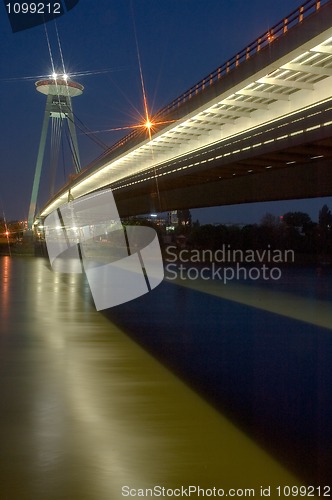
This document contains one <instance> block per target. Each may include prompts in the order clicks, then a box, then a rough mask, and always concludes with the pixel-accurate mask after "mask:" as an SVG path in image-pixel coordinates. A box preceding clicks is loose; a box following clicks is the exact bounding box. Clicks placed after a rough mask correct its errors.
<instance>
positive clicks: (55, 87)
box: [28, 75, 84, 231]
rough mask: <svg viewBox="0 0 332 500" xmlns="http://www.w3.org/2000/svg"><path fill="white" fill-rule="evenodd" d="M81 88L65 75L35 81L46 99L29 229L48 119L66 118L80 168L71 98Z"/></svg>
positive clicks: (74, 154)
mask: <svg viewBox="0 0 332 500" xmlns="http://www.w3.org/2000/svg"><path fill="white" fill-rule="evenodd" d="M83 89H84V87H83V85H81V84H80V83H77V82H73V81H72V80H69V79H68V77H67V75H59V76H57V75H53V76H52V78H49V79H45V80H38V81H37V82H36V90H37V91H38V92H41V93H42V94H44V95H46V96H47V99H46V107H45V114H44V120H43V127H42V132H41V137H40V142H39V149H38V155H37V162H36V168H35V175H34V181H33V187H32V193H31V201H30V207H29V215H28V230H29V231H31V230H32V226H33V221H34V217H35V213H36V204H37V197H38V191H39V184H40V177H41V171H42V166H43V160H44V153H45V146H46V139H47V131H48V124H49V120H50V119H51V120H52V121H54V120H59V121H60V122H61V121H62V120H67V123H68V128H69V133H70V148H71V152H72V156H73V159H74V165H75V172H76V173H78V172H80V170H81V165H80V157H79V151H78V143H77V136H76V130H75V124H74V114H73V108H72V102H71V98H72V97H76V96H79V95H81V94H82V93H83Z"/></svg>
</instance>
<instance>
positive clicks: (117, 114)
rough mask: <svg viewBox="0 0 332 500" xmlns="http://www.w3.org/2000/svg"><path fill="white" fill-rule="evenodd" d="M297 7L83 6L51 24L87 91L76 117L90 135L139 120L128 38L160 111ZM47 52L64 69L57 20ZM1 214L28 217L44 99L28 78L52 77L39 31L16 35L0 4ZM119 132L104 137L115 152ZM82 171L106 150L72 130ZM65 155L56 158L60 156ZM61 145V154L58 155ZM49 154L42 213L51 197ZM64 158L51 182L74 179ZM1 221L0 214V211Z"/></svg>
mask: <svg viewBox="0 0 332 500" xmlns="http://www.w3.org/2000/svg"><path fill="white" fill-rule="evenodd" d="M299 3H300V2H299V0H279V1H278V2H268V1H266V0H252V1H250V2H248V1H247V0H231V1H227V2H226V1H225V0H132V1H130V0H113V1H112V0H80V2H79V4H78V5H77V7H75V8H74V9H73V10H72V11H70V12H68V13H67V14H66V15H64V16H63V17H61V18H59V19H58V20H57V23H56V26H57V30H58V33H59V38H60V44H61V50H62V53H63V57H64V61H65V65H66V70H67V72H68V73H70V74H72V75H75V74H77V73H78V74H79V73H84V74H83V75H80V76H73V79H76V80H77V81H78V82H80V83H82V84H83V85H84V87H85V91H84V94H83V95H82V96H80V97H77V98H75V99H74V100H73V106H74V113H75V115H76V116H77V117H78V118H79V120H81V122H83V123H84V125H85V126H87V127H88V128H89V129H91V130H94V131H95V130H98V131H100V130H105V129H110V128H117V127H125V126H129V125H132V124H135V123H137V122H139V121H140V119H141V117H140V114H141V115H143V99H142V90H141V83H140V74H139V66H138V56H137V46H136V41H135V29H134V25H135V26H136V32H137V40H138V48H139V53H140V58H141V62H142V70H143V76H144V80H145V86H146V92H147V97H148V102H149V105H150V108H151V109H152V111H157V110H158V109H159V108H160V107H162V106H164V105H165V104H167V103H168V102H170V101H171V100H172V99H174V98H175V97H177V96H178V95H180V94H182V93H183V92H184V91H185V90H187V88H189V87H191V86H192V85H194V84H195V83H197V82H198V81H199V80H200V79H201V78H203V77H204V76H206V75H207V74H208V73H210V72H211V71H212V70H214V69H216V68H217V67H218V66H220V65H221V64H222V63H224V62H225V61H226V60H227V59H229V58H231V57H232V56H233V55H234V54H235V53H236V52H238V51H240V50H241V49H242V48H243V47H245V46H246V45H247V44H249V43H250V42H252V41H253V40H254V39H256V38H257V37H258V36H260V35H261V34H263V33H264V32H265V31H266V30H268V29H269V28H270V27H271V26H273V25H274V24H275V23H277V22H278V21H279V20H280V19H282V18H283V17H284V16H286V15H287V14H289V13H290V12H291V11H292V10H294V9H295V8H297V7H298V6H299ZM47 34H48V37H49V40H50V46H51V53H52V57H53V60H54V63H55V66H56V67H57V68H59V69H60V70H61V64H60V62H61V58H60V51H59V44H58V41H57V36H56V27H55V24H54V22H51V23H48V24H47ZM0 37H1V38H0V40H1V65H0V89H1V90H0V96H1V97H0V99H1V134H0V141H1V142H0V203H1V205H0V209H1V212H3V211H4V212H5V216H6V218H7V220H11V219H23V218H26V217H27V213H28V208H29V202H30V195H31V189H32V181H33V175H34V170H35V163H36V158H37V150H38V144H39V139H40V133H41V126H42V120H43V114H44V108H45V97H44V96H43V95H42V94H39V93H38V92H36V90H35V85H34V83H35V81H36V80H38V79H39V78H40V77H45V76H46V75H49V74H51V73H52V65H51V55H50V51H49V48H48V44H47V37H46V33H45V27H44V26H38V27H35V28H31V29H29V30H25V31H21V32H18V33H15V34H13V33H12V31H11V27H10V24H9V21H8V19H7V15H6V12H5V8H4V5H3V4H1V6H0ZM124 134H125V132H123V131H122V132H103V133H99V134H98V138H99V139H101V140H102V141H103V142H104V143H106V144H108V145H112V144H113V143H114V142H115V141H116V140H118V139H119V138H120V137H121V136H122V135H124ZM78 141H79V146H80V154H81V162H82V167H84V166H86V165H87V164H88V163H89V162H91V161H92V160H93V159H94V158H96V157H97V156H98V155H99V154H100V153H101V152H102V151H103V150H102V149H101V148H100V146H98V145H97V144H95V143H94V142H93V141H92V140H91V139H90V138H88V137H87V136H85V135H84V134H81V133H80V132H79V135H78ZM61 154H62V153H61ZM65 154H66V152H65V146H64V153H63V156H64V157H65ZM48 158H49V150H47V151H46V159H45V162H44V172H43V180H42V185H41V193H40V197H39V200H40V201H39V207H41V206H42V205H43V204H44V202H45V201H46V200H47V198H48V195H49V180H48V171H47V162H48ZM70 163H71V162H70V160H69V158H67V159H66V158H65V160H63V159H62V161H61V162H60V164H59V170H58V175H57V181H58V184H59V186H60V185H61V184H63V183H64V182H65V181H66V180H67V178H68V175H69V174H70V173H71V165H70ZM324 203H327V204H328V205H329V206H330V208H332V200H331V199H325V200H324V199H319V200H299V201H296V202H295V201H289V202H285V201H284V202H280V203H264V204H259V205H258V204H251V205H242V206H236V207H234V206H233V207H220V208H213V209H205V210H193V211H192V214H193V218H194V219H197V218H198V219H199V220H200V222H202V223H206V222H211V223H214V222H243V223H247V222H259V221H260V219H261V217H262V216H263V215H264V214H265V213H266V212H271V213H273V214H275V215H280V214H283V213H285V212H287V211H293V210H300V211H304V212H308V213H309V214H310V215H311V217H312V218H313V219H314V220H317V216H318V210H319V209H320V208H321V206H322V205H323V204H324ZM1 215H2V214H1Z"/></svg>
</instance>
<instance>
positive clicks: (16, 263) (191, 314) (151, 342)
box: [0, 257, 331, 500]
mask: <svg viewBox="0 0 332 500" xmlns="http://www.w3.org/2000/svg"><path fill="white" fill-rule="evenodd" d="M0 275H1V291H2V293H1V299H0V300H1V302H0V304H1V311H0V312H1V336H0V347H1V351H0V375H1V381H2V383H1V387H0V397H1V424H2V425H1V435H2V436H1V443H2V446H1V452H0V455H1V460H0V464H1V465H0V470H1V489H2V492H3V495H4V498H6V495H7V496H8V498H13V499H16V498H19V499H20V500H21V499H25V498H33V499H34V500H35V499H37V500H38V499H43V500H44V499H45V498H47V499H51V500H52V499H53V498H54V499H62V498H68V499H70V498H73V499H76V498H80V499H85V498H86V499H93V500H96V499H97V500H99V499H101V500H103V499H111V500H112V499H114V500H118V499H119V498H121V486H122V485H127V484H128V485H130V486H132V487H136V488H137V487H141V488H143V487H146V486H151V485H154V484H162V485H165V486H166V487H172V486H181V485H182V484H183V485H187V484H200V485H202V486H206V487H213V486H220V487H236V488H238V487H258V485H260V484H267V485H273V484H296V482H297V481H298V480H297V479H296V478H295V477H294V476H293V475H292V473H291V472H288V471H287V470H286V469H285V468H284V467H283V466H282V465H281V464H280V463H278V462H277V461H276V460H275V459H274V458H272V456H271V455H269V454H268V453H266V452H265V451H263V450H262V448H261V447H260V446H259V445H258V444H257V443H255V441H253V440H252V439H251V437H250V435H251V436H254V435H256V437H257V438H258V437H259V431H260V429H261V427H260V426H262V420H263V419H264V418H265V419H269V418H270V417H271V413H270V410H271V408H273V404H272V403H273V401H272V402H271V405H272V406H271V407H270V406H269V405H268V404H266V402H265V403H264V404H262V401H263V400H264V398H266V397H270V398H271V400H273V397H272V396H273V394H275V396H276V398H280V400H281V401H284V399H283V396H282V390H284V392H285V393H286V394H287V398H289V404H290V406H293V407H295V411H297V412H298V411H299V410H301V409H302V405H303V404H304V403H303V402H304V401H306V399H305V397H304V396H303V394H302V395H300V396H298V400H297V401H296V400H295V401H294V400H293V399H292V398H293V396H294V394H293V393H292V391H290V392H289V391H287V387H283V385H284V384H285V383H287V377H286V375H288V376H291V377H293V378H292V382H294V380H298V381H299V383H300V377H301V373H300V372H297V371H296V369H295V375H294V373H293V372H292V370H291V366H290V362H291V361H292V360H294V359H297V358H292V357H289V356H290V354H289V353H290V352H292V351H293V352H295V351H296V350H298V349H299V348H298V344H297V341H294V342H291V341H289V339H288V340H287V338H286V337H282V339H281V342H282V349H281V351H280V352H281V356H285V357H286V361H285V363H286V368H285V367H284V368H283V370H281V374H280V384H278V383H276V384H275V385H274V386H273V387H272V388H271V387H270V395H269V394H268V393H267V384H268V383H271V382H272V381H274V382H276V381H277V379H276V378H275V377H276V374H277V373H278V372H277V371H274V368H273V367H271V368H270V370H271V371H270V372H265V377H266V381H262V383H260V380H259V378H260V376H261V369H262V366H261V365H260V364H259V361H255V359H254V357H255V356H256V354H257V353H259V355H260V356H261V357H262V356H263V357H264V356H265V357H266V359H267V360H268V361H269V362H272V361H274V362H275V363H277V362H278V361H279V357H277V358H273V357H272V356H271V352H270V350H269V349H270V347H269V343H270V342H271V344H272V345H273V346H274V347H276V346H277V342H276V338H275V337H274V332H273V331H271V330H270V331H268V330H266V332H265V333H266V336H265V337H263V335H262V334H260V333H259V332H258V331H257V332H256V333H255V336H254V344H253V343H252V339H251V340H250V341H248V339H247V340H245V339H244V338H243V333H247V334H248V336H250V335H251V334H252V332H254V331H255V328H256V330H261V329H262V328H265V327H266V328H269V327H271V323H269V320H268V318H267V317H265V316H264V314H268V313H264V314H263V313H261V312H257V311H256V312H255V310H254V309H252V308H248V307H247V306H245V305H239V304H237V305H236V306H234V305H232V304H233V303H231V302H228V301H221V300H220V299H216V298H214V297H212V296H210V297H208V295H206V294H198V292H195V291H191V290H189V289H184V288H183V287H178V286H175V285H171V284H167V283H165V284H164V285H162V286H161V287H160V288H158V289H156V290H155V291H154V293H151V294H148V296H147V297H145V298H141V299H140V300H138V301H134V302H132V303H128V304H125V305H123V306H121V307H119V308H114V309H112V310H110V311H108V312H106V313H105V314H100V313H97V312H96V311H95V309H94V306H93V302H92V299H91V295H90V293H89V288H88V286H87V284H86V282H85V280H84V277H83V276H81V275H61V274H57V273H53V272H52V271H51V270H50V269H49V268H48V266H47V262H46V261H45V260H44V259H32V258H12V259H10V258H7V257H3V258H1V259H0ZM5 292H6V293H5ZM234 307H235V309H234ZM234 312H236V313H237V317H236V318H234V314H233V313H234ZM283 321H284V323H282V324H283V325H284V326H285V325H288V327H289V328H291V327H294V324H293V323H289V322H287V321H288V320H287V319H284V320H283ZM244 324H245V325H246V332H243V331H241V329H243V325H244ZM221 325H222V329H220V326H221ZM232 328H233V330H232ZM275 328H276V327H275ZM312 328H313V327H312ZM304 330H305V329H304ZM236 331H237V335H236ZM221 333H222V335H221ZM303 333H304V335H303ZM315 333H317V334H319V335H320V336H321V335H322V334H321V332H318V331H317V332H314V331H311V333H309V332H308V333H306V332H304V331H303V328H302V329H301V335H302V342H303V344H304V351H301V352H300V351H299V352H298V358H299V359H300V362H299V365H298V368H299V370H302V368H303V366H302V364H301V359H302V358H304V359H310V356H311V355H312V356H317V350H316V349H315V346H314V345H313V344H312V342H313V341H312V337H311V336H310V335H312V334H314V335H315ZM294 334H295V337H296V338H297V336H298V335H299V332H297V331H294ZM128 335H129V336H128ZM130 336H131V337H133V338H134V340H135V341H133V340H131V339H130ZM264 338H265V341H264ZM238 341H239V342H240V341H241V342H240V343H239V342H238ZM137 342H139V343H141V344H143V346H144V349H142V348H141V347H140V346H139V345H138V344H137ZM285 342H286V343H285ZM324 342H326V341H325V340H324ZM257 343H259V344H257ZM256 344H257V345H256ZM325 345H326V346H329V345H330V344H325ZM145 349H147V350H149V351H151V352H153V353H154V354H155V355H156V356H157V357H158V358H159V359H160V360H161V361H162V362H163V363H164V364H168V365H170V366H171V367H172V369H173V370H174V371H175V372H177V373H178V374H179V375H180V374H181V377H183V378H184V379H185V380H186V381H187V382H188V383H191V382H193V385H195V386H196V388H197V390H199V391H202V392H205V396H206V397H207V398H208V399H209V400H210V401H212V402H213V403H214V404H216V406H218V404H217V402H218V401H219V402H220V405H219V409H220V410H222V409H223V407H225V409H226V410H227V408H226V407H227V405H226V403H225V402H227V404H228V412H226V413H227V414H228V415H229V416H230V415H231V414H232V411H231V410H232V408H233V409H234V411H233V416H234V421H235V422H236V425H234V424H232V423H231V422H230V421H229V420H228V419H227V418H226V417H225V416H223V414H222V413H220V412H218V411H216V410H215V409H213V407H212V406H210V405H209V404H208V403H206V402H205V401H204V400H203V399H201V397H200V396H198V395H197V394H196V393H195V392H193V391H192V390H191V389H189V387H188V386H187V385H185V384H184V383H183V382H182V381H181V380H180V379H179V378H177V377H176V376H175V375H172V374H171V373H170V372H169V371H168V370H167V369H166V368H164V367H163V366H162V365H161V364H160V363H159V362H158V361H157V360H156V359H154V358H153V357H152V356H151V355H149V354H148V353H147V352H146V350H145ZM296 352H297V351H296ZM328 352H330V351H326V350H325V354H326V355H327V354H328ZM287 356H288V357H287ZM236 360H237V361H236ZM236 362H237V364H238V365H242V367H240V369H238V370H237V369H236V367H235V368H234V363H236ZM255 363H256V365H255ZM319 367H320V370H321V372H320V374H319V377H318V378H316V380H315V381H314V382H315V383H317V382H318V384H319V385H318V386H317V387H316V389H313V388H312V387H311V386H310V387H309V396H310V397H311V396H312V395H314V396H315V398H316V399H315V402H314V404H313V402H312V401H309V400H308V401H307V404H308V405H311V406H312V405H314V406H315V405H316V411H319V412H320V410H321V408H322V405H324V404H326V401H327V400H326V396H327V394H328V387H329V386H328V385H326V384H328V383H329V381H328V379H327V376H328V375H329V374H331V371H330V372H328V359H326V358H324V359H321V360H320V361H319ZM220 368H222V369H221V371H220ZM264 369H265V370H266V366H264ZM223 370H224V371H223ZM255 370H256V372H255ZM309 373H310V374H311V373H312V370H311V368H310V367H309ZM216 377H220V380H219V382H218V384H215V385H214V382H215V381H216ZM203 378H204V380H205V381H206V383H208V384H210V385H209V387H208V386H206V385H204V383H203V382H204V380H202V379H203ZM245 379H247V385H245V384H244V380H245ZM304 380H305V382H308V379H307V377H306V376H304ZM199 382H200V383H199ZM309 382H310V381H309ZM324 384H325V385H324ZM252 385H254V388H252V387H251V386H252ZM306 390H307V389H306V387H305V386H304V387H303V392H304V393H305V391H306ZM315 391H316V392H315ZM279 392H280V394H279ZM213 396H214V397H213ZM251 396H252V397H253V400H252V401H250V398H251ZM262 398H263V399H262ZM237 405H238V406H237ZM248 405H249V406H248ZM248 408H249V410H250V419H249V420H250V423H251V425H249V424H248V421H246V419H245V418H244V422H240V421H239V419H237V417H238V412H239V411H240V410H241V411H242V413H243V415H244V417H246V418H247V420H248V418H249V417H248V415H247V413H248ZM280 411H281V412H283V411H284V408H281V410H280ZM309 413H310V412H309ZM278 418H280V419H281V420H282V422H283V423H284V422H285V421H286V416H283V415H282V414H281V415H279V416H278ZM292 418H293V420H292V419H291V425H293V423H294V422H296V421H297V419H299V418H300V417H299V415H297V414H296V415H295V416H294V417H292ZM328 418H329V413H327V414H326V415H319V418H318V419H319V422H320V424H321V425H322V426H323V429H325V427H326V423H327V419H328ZM238 424H241V427H242V428H243V429H246V430H247V431H250V432H249V434H248V435H246V434H244V433H243V431H241V430H239V428H238ZM314 424H315V422H314ZM273 425H274V424H273V422H271V423H270V427H272V428H273ZM263 427H264V426H263ZM257 429H258V430H257ZM306 430H307V429H306V428H303V433H305V432H306ZM301 432H302V431H301ZM279 433H280V430H279ZM316 433H317V429H316ZM281 437H283V438H285V436H281ZM325 437H329V436H325ZM263 438H264V439H263V440H261V441H262V442H263V441H264V440H265V445H267V444H268V443H267V441H266V435H265V434H264V435H263ZM303 438H305V434H303ZM271 439H272V438H271ZM316 441H317V442H316ZM316 441H315V439H313V438H310V439H308V447H309V448H310V447H311V449H308V453H313V450H312V447H313V445H317V443H318V445H319V446H321V445H322V443H321V442H322V436H321V435H319V436H318V438H317V440H316ZM295 444H296V445H297V444H298V442H297V441H295ZM300 452H301V453H302V450H300ZM317 457H318V458H317V467H318V466H319V465H320V468H321V470H322V471H324V470H325V469H324V468H325V460H326V459H328V458H329V457H328V456H327V455H326V456H325V457H324V456H323V454H322V453H320V454H319V456H318V455H317ZM319 460H320V461H323V462H324V463H323V464H319V463H318V461H319ZM289 465H293V464H292V460H290V461H289ZM309 466H310V464H309V465H306V467H307V469H306V470H305V471H304V473H308V477H309V472H310V474H311V476H314V473H313V472H311V471H309V469H308V467H309ZM308 471H309V472H308ZM315 477H316V478H317V473H316V476H315Z"/></svg>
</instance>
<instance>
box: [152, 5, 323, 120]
mask: <svg viewBox="0 0 332 500" xmlns="http://www.w3.org/2000/svg"><path fill="white" fill-rule="evenodd" d="M330 1H331V0H307V1H306V2H304V3H303V4H302V5H301V6H300V7H299V8H297V9H296V10H294V11H293V12H291V13H290V14H289V15H288V16H287V17H285V18H284V19H282V20H281V21H279V22H278V23H277V24H276V25H275V26H273V27H272V28H270V29H269V30H268V31H266V32H265V33H263V34H262V35H261V36H260V37H258V38H257V39H256V40H254V41H253V42H252V43H251V44H249V45H247V47H245V48H244V49H243V50H241V51H240V52H238V53H237V54H236V55H235V56H233V57H232V58H231V59H229V60H228V61H227V62H225V63H224V64H223V65H222V66H219V68H217V69H216V70H215V71H213V72H212V73H210V74H209V75H207V76H206V77H205V78H203V79H202V80H201V81H200V82H198V83H197V84H196V85H194V86H193V87H191V88H190V89H188V90H187V91H186V92H184V93H183V94H182V95H181V96H179V97H177V98H176V99H174V100H173V101H172V102H171V103H170V104H168V105H167V106H165V107H163V108H162V109H160V110H159V111H158V113H157V116H158V115H165V114H168V113H170V112H171V111H173V110H174V109H176V108H178V107H179V106H181V105H182V104H183V103H185V102H187V101H188V100H190V99H191V98H192V97H193V96H195V95H197V94H198V93H200V92H202V91H203V90H204V89H205V88H206V87H208V86H210V85H213V84H214V83H215V82H216V81H218V80H220V79H221V78H222V77H223V76H225V75H227V74H228V73H229V72H230V71H231V70H233V69H236V68H237V67H238V66H239V65H240V64H241V63H243V62H244V61H246V60H248V59H249V58H250V57H252V56H253V55H254V54H256V53H257V52H259V51H260V50H261V49H263V48H264V47H266V46H267V45H270V43H272V42H273V41H274V40H276V39H277V38H279V37H280V36H282V35H284V34H285V33H286V32H287V31H288V30H289V29H290V28H293V27H294V26H296V25H298V24H300V23H301V22H302V21H303V19H305V18H306V17H308V16H309V15H311V14H313V13H314V12H316V11H317V10H319V9H320V8H321V7H322V6H323V5H325V4H327V3H329V2H330Z"/></svg>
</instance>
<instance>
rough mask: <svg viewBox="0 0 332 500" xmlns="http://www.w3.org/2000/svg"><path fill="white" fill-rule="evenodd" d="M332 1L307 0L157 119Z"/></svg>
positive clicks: (129, 138) (122, 141)
mask: <svg viewBox="0 0 332 500" xmlns="http://www.w3.org/2000/svg"><path fill="white" fill-rule="evenodd" d="M331 1H332V0H307V1H306V2H304V3H303V4H302V5H301V6H300V7H298V8H297V9H295V10H294V11H293V12H291V13H290V14H289V15H288V16H287V17H285V18H284V19H282V20H281V21H279V22H278V23H277V24H276V25H275V26H273V27H272V28H270V29H269V30H268V31H266V32H265V33H263V34H262V35H261V36H259V37H258V38H257V39H256V40H254V41H253V42H252V43H250V44H249V45H247V46H246V47H245V48H244V49H243V50H241V51H240V52H238V53H237V54H236V55H235V56H233V57H232V58H231V59H229V60H228V61H227V62H225V63H224V64H223V65H222V66H219V68H217V69H216V70H215V71H213V72H212V73H210V74H209V75H207V76H206V77H205V78H203V79H202V80H201V81H200V82H198V83H197V84H196V85H194V86H193V87H191V88H190V89H188V90H187V91H186V92H184V93H183V94H182V95H180V96H179V97H177V98H176V99H174V100H173V101H172V102H171V103H169V104H167V106H164V107H163V108H161V109H160V110H159V111H158V112H157V113H156V115H155V116H154V118H156V117H161V116H165V115H168V114H169V113H171V112H172V111H174V110H176V109H177V108H179V107H180V106H182V105H183V104H184V103H186V102H188V101H189V100H190V99H192V98H193V97H194V96H196V95H197V94H199V93H201V92H203V91H204V90H205V89H206V88H207V87H209V86H211V85H213V84H214V83H216V82H218V81H219V80H220V79H221V78H222V77H224V76H225V75H227V74H228V73H229V72H230V71H232V70H234V69H236V68H237V67H238V66H239V65H240V64H242V63H243V62H245V61H247V60H248V59H250V57H252V56H253V55H254V54H257V53H258V52H259V51H260V50H262V49H263V48H264V47H266V46H268V45H270V44H271V43H272V42H273V41H275V40H276V39H278V38H279V37H280V36H282V35H284V34H285V33H287V31H288V30H289V29H291V28H293V27H295V26H297V25H298V24H300V23H301V22H302V21H303V20H304V19H305V18H306V17H308V16H310V15H311V14H313V13H315V12H316V11H318V10H319V9H320V8H321V7H322V6H323V5H325V4H327V3H329V2H331ZM141 133H142V132H141V131H140V130H139V129H135V130H133V131H132V132H130V133H129V134H127V135H126V136H125V137H123V138H122V139H120V140H119V141H117V142H116V143H115V144H113V146H111V147H110V148H109V149H107V150H106V151H105V152H104V153H102V154H101V155H100V156H99V157H98V158H97V159H96V160H95V161H94V162H93V163H92V164H90V165H88V167H86V168H85V169H84V170H87V169H89V168H91V167H93V166H94V165H95V164H96V163H98V162H99V161H100V160H101V159H102V158H104V157H105V156H106V155H107V156H108V155H109V154H110V153H112V152H113V151H115V150H117V149H118V148H120V147H122V146H124V145H126V144H127V143H129V142H131V141H132V140H133V139H134V138H137V137H138V136H139V135H140V134H141Z"/></svg>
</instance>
